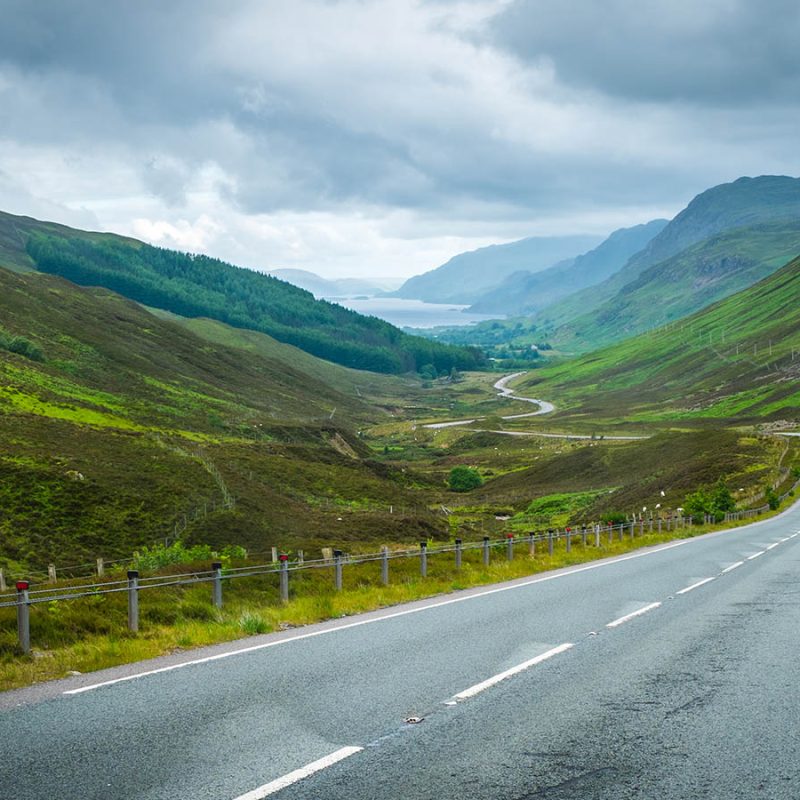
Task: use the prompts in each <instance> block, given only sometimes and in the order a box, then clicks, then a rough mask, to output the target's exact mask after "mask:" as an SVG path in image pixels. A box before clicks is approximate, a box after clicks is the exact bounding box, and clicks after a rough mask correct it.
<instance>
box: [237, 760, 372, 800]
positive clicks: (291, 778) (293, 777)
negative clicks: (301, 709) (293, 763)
mask: <svg viewBox="0 0 800 800" xmlns="http://www.w3.org/2000/svg"><path fill="white" fill-rule="evenodd" d="M363 749H364V748H363V747H343V748H342V749H341V750H337V751H336V752H335V753H331V754H330V755H327V756H324V757H323V758H320V759H318V760H317V761H312V762H311V763H310V764H306V766H304V767H300V769H296V770H294V772H289V773H288V774H286V775H284V776H282V777H280V778H276V779H275V780H274V781H270V782H269V783H265V784H264V785H263V786H259V787H258V788H257V789H253V791H252V792H247V794H243V795H240V796H239V797H237V798H236V799H235V800H263V798H265V797H269V795H271V794H275V792H279V791H281V789H285V788H286V787H287V786H291V785H292V784H293V783H297V782H298V781H301V780H303V778H307V777H309V775H313V774H314V773H315V772H319V771H320V770H323V769H326V768H327V767H331V766H333V765H334V764H336V763H338V762H339V761H342V760H343V759H345V758H348V757H349V756H352V755H354V754H355V753H360V752H361V751H362V750H363Z"/></svg>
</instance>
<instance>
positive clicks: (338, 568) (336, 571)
mask: <svg viewBox="0 0 800 800" xmlns="http://www.w3.org/2000/svg"><path fill="white" fill-rule="evenodd" d="M333 583H334V586H335V587H336V591H337V592H341V591H342V551H341V550H334V551H333Z"/></svg>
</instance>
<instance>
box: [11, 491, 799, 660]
mask: <svg viewBox="0 0 800 800" xmlns="http://www.w3.org/2000/svg"><path fill="white" fill-rule="evenodd" d="M798 487H800V481H797V482H796V483H795V484H794V485H793V486H792V487H791V488H790V489H789V490H788V491H787V492H785V493H783V494H782V495H781V496H780V497H779V501H780V502H781V503H782V502H783V501H785V500H786V499H787V498H788V497H790V496H791V495H792V494H793V493H794V491H795V490H796V489H797V488H798ZM769 510H770V506H769V505H764V506H761V507H759V508H753V509H747V510H743V511H731V512H728V513H726V514H725V516H724V520H723V521H724V522H734V521H741V520H745V519H751V518H753V517H757V516H760V515H761V514H763V513H764V512H766V511H769ZM714 521H715V520H714V518H713V517H712V516H710V515H702V516H701V517H698V519H697V522H698V523H700V524H709V523H711V522H714ZM694 524H695V519H694V518H693V517H692V516H689V515H686V516H683V515H668V516H665V517H655V518H654V517H649V518H645V517H644V516H643V515H641V514H640V515H638V518H637V517H636V516H634V518H633V519H631V520H628V521H626V522H622V523H618V524H615V525H599V524H591V525H581V526H579V527H575V528H571V527H567V528H563V529H560V528H559V529H556V528H548V529H547V530H546V531H540V532H530V533H528V534H525V535H522V536H515V535H514V534H512V533H509V534H507V535H506V536H505V537H504V538H502V539H494V540H493V539H491V538H490V537H489V536H484V537H483V540H482V541H479V542H467V543H465V542H463V541H462V540H461V539H456V540H455V541H454V542H453V543H452V544H447V545H440V546H435V547H431V546H429V543H428V542H420V544H419V548H410V549H405V550H390V549H389V548H388V547H383V548H382V549H381V550H380V551H379V552H377V553H364V554H359V555H350V554H347V553H344V552H343V551H342V550H333V551H332V557H331V558H321V559H316V560H307V559H304V558H303V555H302V551H299V558H298V559H297V560H295V561H290V559H289V555H288V554H286V553H280V554H278V557H277V561H273V562H271V563H269V564H256V565H248V566H243V567H233V568H226V569H223V565H222V562H220V561H215V562H213V563H212V564H211V569H210V570H205V571H199V572H184V573H179V574H174V575H152V576H148V577H142V576H141V575H140V574H139V571H138V570H128V572H127V576H126V578H125V579H124V580H111V581H103V582H95V583H86V584H79V585H76V586H62V587H57V586H45V587H42V588H38V586H37V588H33V586H34V584H32V583H31V581H30V580H19V581H16V586H15V589H16V592H15V593H13V594H0V608H11V607H16V609H17V638H18V642H19V647H20V649H21V650H22V651H23V653H30V651H31V633H30V616H31V615H30V611H31V607H32V606H36V605H39V604H42V603H53V602H61V601H65V600H77V599H80V598H86V597H96V596H103V595H109V594H121V593H123V592H124V593H127V596H128V629H129V630H130V631H132V632H137V631H138V630H139V593H140V592H142V591H145V590H149V589H158V588H164V587H169V586H192V585H196V584H203V583H208V584H211V602H212V603H213V605H214V606H215V607H217V608H222V604H223V582H224V581H233V580H236V579H239V578H248V577H254V576H259V575H278V576H279V587H280V599H281V602H283V603H287V602H288V601H289V576H290V574H291V573H292V572H297V571H300V570H318V569H329V570H332V571H333V585H334V588H335V590H336V591H341V590H342V586H343V575H344V569H345V567H346V566H354V565H358V564H367V563H373V562H380V567H381V582H382V583H383V585H385V586H388V585H389V581H390V575H389V564H390V562H391V561H393V560H397V559H411V558H417V559H419V569H420V575H421V577H423V578H424V577H427V574H428V558H429V557H431V556H434V555H441V554H444V553H452V554H453V556H454V562H455V568H456V570H460V569H461V567H462V562H463V556H464V553H465V552H469V551H473V550H480V551H481V562H482V564H483V565H484V566H488V565H489V563H490V561H491V554H492V551H493V550H497V549H504V550H505V556H506V559H507V560H508V561H511V560H512V559H513V558H514V554H515V548H516V547H517V546H519V545H526V546H527V548H528V555H529V556H531V557H534V556H535V555H536V550H537V547H540V546H543V545H545V546H546V547H547V553H548V555H551V556H552V555H553V551H554V548H555V545H556V543H558V542H561V541H563V542H564V547H565V550H566V552H567V553H569V552H571V550H572V546H573V543H574V542H575V541H580V543H581V546H582V547H589V546H594V547H596V548H599V547H600V546H601V542H602V541H603V539H604V538H605V539H607V541H608V544H611V543H612V542H613V541H614V539H615V537H618V539H619V541H622V540H623V538H624V537H625V536H626V535H627V536H630V538H631V539H634V538H635V537H636V535H637V533H638V535H639V536H643V535H644V534H645V532H647V533H663V532H664V531H673V530H682V529H685V528H687V527H688V528H691V527H692V526H693V525H694ZM272 550H273V555H275V552H276V551H275V548H273V549H272Z"/></svg>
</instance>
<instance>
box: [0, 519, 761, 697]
mask: <svg viewBox="0 0 800 800" xmlns="http://www.w3.org/2000/svg"><path fill="white" fill-rule="evenodd" d="M739 524H746V523H744V522H742V523H739ZM731 527H737V525H736V524H735V523H727V524H725V525H721V524H720V525H710V526H694V527H692V528H686V529H683V530H678V531H671V532H668V531H666V530H664V531H662V533H661V534H658V533H656V532H653V533H649V532H647V531H645V532H644V533H643V534H642V535H640V534H639V529H638V527H637V529H636V535H635V538H633V539H632V538H631V536H630V533H629V532H625V533H624V534H623V536H622V538H620V534H619V533H618V532H616V533H615V534H614V535H613V537H612V538H611V540H610V539H609V535H608V534H607V533H603V534H602V535H601V541H600V547H599V548H598V547H595V545H594V535H593V534H590V535H589V536H588V538H587V545H586V546H585V547H584V546H583V544H582V540H581V536H580V535H575V536H574V537H573V539H572V546H571V551H570V552H567V550H566V544H565V542H563V541H561V542H557V543H556V545H555V548H554V552H553V555H552V556H550V555H549V554H548V552H547V545H546V544H545V543H541V542H540V543H537V544H536V552H535V554H534V555H530V554H529V549H528V548H529V546H528V542H527V540H524V539H518V540H517V542H516V544H515V552H514V559H513V560H512V561H508V560H507V558H506V548H505V544H500V545H495V546H493V550H492V553H491V563H490V565H489V566H488V567H484V565H483V563H482V553H481V551H480V550H479V549H474V550H473V549H471V550H465V551H464V553H463V564H462V568H461V570H460V571H459V570H456V568H455V563H454V558H453V554H452V553H442V554H429V556H428V576H427V577H426V578H422V577H421V575H420V566H419V559H418V558H416V557H409V558H405V559H396V560H391V561H390V562H389V573H390V584H389V585H388V586H383V585H382V584H381V582H380V564H379V563H378V562H371V563H366V564H353V565H345V567H344V570H343V590H342V591H341V592H336V591H335V590H334V586H333V568H332V567H323V568H318V569H310V570H307V571H299V572H294V571H293V572H292V573H291V578H290V601H289V603H288V604H286V605H283V604H281V602H280V597H279V586H278V575H277V574H272V575H265V576H264V575H262V576H255V577H250V578H242V579H239V580H235V581H234V580H231V581H226V582H225V583H224V589H223V595H224V606H223V608H222V609H217V608H214V607H213V605H212V604H211V586H210V584H203V585H200V586H191V587H178V586H171V587H166V588H160V589H154V590H151V591H141V592H140V598H139V602H140V632H139V633H138V634H133V633H131V632H129V631H128V630H127V625H126V620H127V616H126V614H127V596H126V593H124V592H120V593H118V594H112V595H95V596H92V597H88V598H82V599H79V600H72V601H60V602H59V601H55V602H50V603H42V604H37V605H35V606H33V607H32V608H31V638H32V642H33V652H32V654H31V655H29V656H25V655H22V654H21V653H20V651H19V649H18V645H17V639H16V614H15V609H13V608H4V609H0V690H2V691H6V690H9V689H14V688H18V687H22V686H28V685H31V684H33V683H37V682H40V681H46V680H53V679H57V678H63V677H66V676H68V675H69V674H71V673H74V672H79V673H86V672H93V671H95V670H100V669H104V668H107V667H112V666H117V665H120V664H127V663H132V662H135V661H140V660H145V659H149V658H154V657H156V656H159V655H166V654H169V653H176V652H181V651H183V650H189V649H192V648H196V647H202V646H204V645H210V644H215V643H220V642H227V641H232V640H236V639H240V638H243V637H246V636H250V635H256V634H260V633H269V632H272V631H277V630H284V629H287V628H292V627H297V626H301V625H308V624H311V623H314V622H320V621H323V620H329V619H338V618H342V617H347V616H351V615H354V614H359V613H362V612H366V611H371V610H375V609H380V608H387V607H391V606H395V605H397V604H400V603H407V602H410V601H414V600H420V599H423V598H428V597H433V596H436V595H443V594H448V593H452V592H457V591H459V590H462V589H467V588H470V587H475V586H483V585H487V584H493V583H500V582H503V581H508V580H513V579H515V578H523V577H526V576H531V575H537V574H540V573H544V572H547V571H549V570H554V569H559V568H562V567H568V566H572V565H578V564H584V563H587V562H590V561H596V560H598V559H603V558H608V557H612V556H618V555H622V554H625V553H629V552H631V551H634V550H639V549H641V548H646V547H651V546H654V545H658V544H663V543H666V542H669V541H672V540H675V539H682V538H690V537H693V536H697V535H699V534H701V533H707V532H710V531H712V530H721V529H723V528H731ZM202 567H207V565H202ZM198 568H200V565H198Z"/></svg>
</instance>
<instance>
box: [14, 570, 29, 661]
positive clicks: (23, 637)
mask: <svg viewBox="0 0 800 800" xmlns="http://www.w3.org/2000/svg"><path fill="white" fill-rule="evenodd" d="M30 588H31V585H30V583H29V582H28V581H17V638H18V639H19V646H20V649H21V650H22V652H23V653H25V655H28V654H29V653H30V652H31V603H30V596H29V594H28V590H29V589H30Z"/></svg>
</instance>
